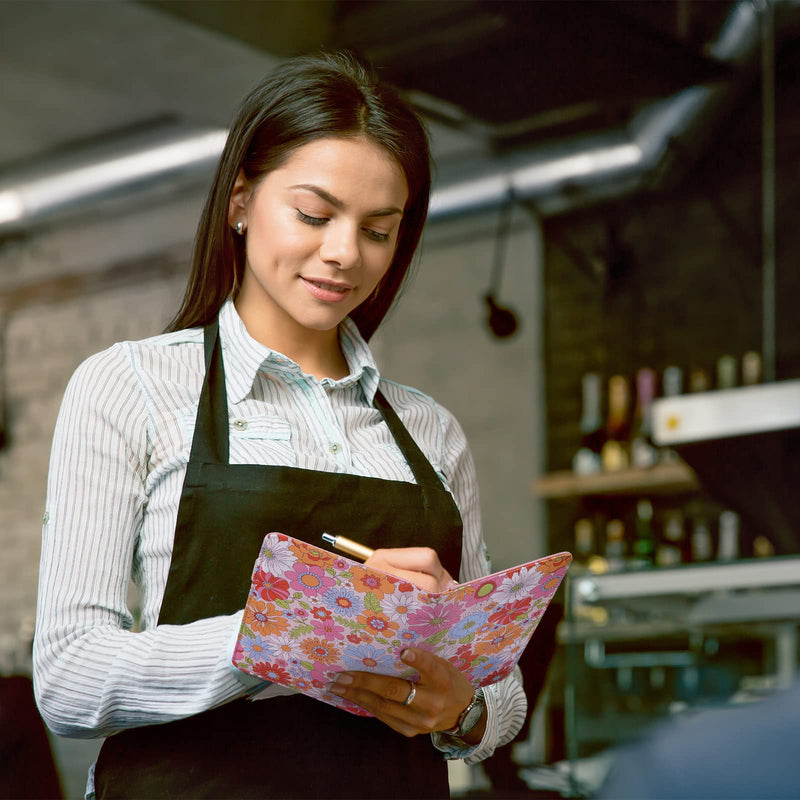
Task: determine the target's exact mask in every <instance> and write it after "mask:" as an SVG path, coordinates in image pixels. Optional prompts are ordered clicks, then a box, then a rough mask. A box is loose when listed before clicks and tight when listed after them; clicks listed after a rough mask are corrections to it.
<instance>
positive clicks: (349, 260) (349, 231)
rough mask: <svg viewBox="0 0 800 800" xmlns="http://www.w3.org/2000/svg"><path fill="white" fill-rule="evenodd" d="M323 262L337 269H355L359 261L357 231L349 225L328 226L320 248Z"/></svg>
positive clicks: (359, 252)
mask: <svg viewBox="0 0 800 800" xmlns="http://www.w3.org/2000/svg"><path fill="white" fill-rule="evenodd" d="M320 256H321V258H322V260H323V261H325V262H327V263H332V264H335V265H336V266H337V267H338V268H339V269H350V268H351V267H355V266H356V265H357V264H358V262H359V261H360V259H361V251H360V250H359V246H358V229H357V228H354V227H352V226H350V225H344V224H341V225H328V226H327V227H326V230H325V238H324V239H323V241H322V246H321V247H320Z"/></svg>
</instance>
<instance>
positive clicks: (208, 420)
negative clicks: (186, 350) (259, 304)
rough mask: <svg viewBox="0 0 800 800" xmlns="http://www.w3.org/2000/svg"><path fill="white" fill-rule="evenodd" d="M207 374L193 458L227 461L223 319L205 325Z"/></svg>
mask: <svg viewBox="0 0 800 800" xmlns="http://www.w3.org/2000/svg"><path fill="white" fill-rule="evenodd" d="M203 333H204V337H205V338H204V342H205V356H206V358H205V361H206V376H205V379H204V380H203V389H202V391H201V393H200V402H199V404H198V408H197V418H196V422H195V432H194V438H193V440H192V452H191V456H190V459H191V460H192V461H200V462H205V463H211V464H227V463H228V459H229V445H228V393H227V391H226V390H225V367H224V366H223V363H222V344H221V342H220V340H219V319H218V318H217V317H215V318H214V319H213V320H212V321H211V322H209V323H208V325H206V326H205V328H204V331H203Z"/></svg>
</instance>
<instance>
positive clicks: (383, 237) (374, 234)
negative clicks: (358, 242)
mask: <svg viewBox="0 0 800 800" xmlns="http://www.w3.org/2000/svg"><path fill="white" fill-rule="evenodd" d="M364 233H366V234H367V236H368V237H369V238H370V239H372V240H373V241H374V242H388V241H389V234H388V233H381V232H380V231H373V230H370V229H369V228H364Z"/></svg>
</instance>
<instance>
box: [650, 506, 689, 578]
mask: <svg viewBox="0 0 800 800" xmlns="http://www.w3.org/2000/svg"><path fill="white" fill-rule="evenodd" d="M662 524H663V530H662V540H661V542H660V543H659V545H658V548H657V549H656V564H657V565H658V566H659V567H674V566H675V565H676V564H680V563H681V562H682V561H683V560H684V551H685V549H686V529H685V525H684V519H683V512H682V511H681V510H680V509H668V510H667V511H665V512H664V516H663V520H662Z"/></svg>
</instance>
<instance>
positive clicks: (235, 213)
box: [228, 169, 252, 230]
mask: <svg viewBox="0 0 800 800" xmlns="http://www.w3.org/2000/svg"><path fill="white" fill-rule="evenodd" d="M251 192H252V190H251V188H250V182H249V181H248V180H247V178H246V177H245V175H244V170H242V169H240V170H239V174H238V175H237V176H236V181H235V182H234V184H233V190H232V191H231V199H230V201H229V202H228V224H229V225H230V226H231V228H233V229H234V230H236V224H237V223H239V222H241V223H242V226H243V228H246V227H247V205H248V203H249V202H250V194H251Z"/></svg>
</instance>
